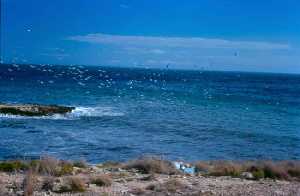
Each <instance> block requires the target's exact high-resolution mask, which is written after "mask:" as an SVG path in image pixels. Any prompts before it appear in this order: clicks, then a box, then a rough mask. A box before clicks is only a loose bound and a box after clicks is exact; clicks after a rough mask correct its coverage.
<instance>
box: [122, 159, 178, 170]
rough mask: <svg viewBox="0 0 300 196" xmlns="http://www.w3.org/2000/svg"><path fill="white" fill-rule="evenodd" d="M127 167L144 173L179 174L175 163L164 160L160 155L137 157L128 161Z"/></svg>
mask: <svg viewBox="0 0 300 196" xmlns="http://www.w3.org/2000/svg"><path fill="white" fill-rule="evenodd" d="M124 168H125V169H136V170H138V171H139V172H141V173H144V174H152V173H158V174H167V175H173V174H178V173H179V170H177V169H176V168H175V166H174V164H173V163H171V162H170V161H167V160H163V159H161V158H158V157H153V156H152V157H142V158H140V159H136V160H133V161H130V162H128V163H127V164H126V165H125V166H124Z"/></svg>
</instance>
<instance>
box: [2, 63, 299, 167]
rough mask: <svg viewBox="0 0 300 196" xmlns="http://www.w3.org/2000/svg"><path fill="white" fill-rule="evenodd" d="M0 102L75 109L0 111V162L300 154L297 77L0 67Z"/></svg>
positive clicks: (249, 157)
mask: <svg viewBox="0 0 300 196" xmlns="http://www.w3.org/2000/svg"><path fill="white" fill-rule="evenodd" d="M0 103H6V104H24V103H37V104H56V105H64V106H74V107H76V108H75V109H74V110H73V112H71V113H69V114H65V115H53V116H43V117H24V116H14V115H4V114H0V160H8V159H16V158H24V159H34V158H38V157H40V156H54V157H57V158H61V159H67V160H82V159H84V160H86V161H88V162H91V163H98V162H103V161H126V160H129V159H134V158H137V157H140V156H147V155H155V156H161V157H164V158H166V159H170V160H184V161H196V160H216V159H218V160H258V159H268V160H286V159H293V160H300V75H296V74H273V73H272V74H271V73H245V72H244V73H243V72H217V71H203V70H198V71H196V70H193V71H188V70H171V69H143V68H117V67H102V66H55V65H17V64H2V65H0Z"/></svg>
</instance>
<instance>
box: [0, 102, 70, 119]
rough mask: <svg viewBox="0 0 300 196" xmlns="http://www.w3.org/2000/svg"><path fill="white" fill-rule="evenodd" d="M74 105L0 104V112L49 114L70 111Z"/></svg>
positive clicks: (24, 114) (25, 114) (34, 114)
mask: <svg viewBox="0 0 300 196" xmlns="http://www.w3.org/2000/svg"><path fill="white" fill-rule="evenodd" d="M74 109H75V107H66V106H58V105H39V104H20V105H10V104H0V113H2V114H10V115H21V116H50V115H54V114H66V113H69V112H72V110H74Z"/></svg>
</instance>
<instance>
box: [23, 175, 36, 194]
mask: <svg viewBox="0 0 300 196" xmlns="http://www.w3.org/2000/svg"><path fill="white" fill-rule="evenodd" d="M36 182H37V178H36V175H35V174H34V172H33V171H32V170H28V171H27V174H26V176H25V178H24V182H23V186H24V196H32V195H33V193H34V189H35V184H36Z"/></svg>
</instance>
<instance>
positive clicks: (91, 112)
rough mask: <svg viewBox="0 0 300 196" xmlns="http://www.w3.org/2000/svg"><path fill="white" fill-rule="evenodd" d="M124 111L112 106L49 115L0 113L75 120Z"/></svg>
mask: <svg viewBox="0 0 300 196" xmlns="http://www.w3.org/2000/svg"><path fill="white" fill-rule="evenodd" d="M123 115H124V113H123V112H120V111H117V110H116V109H115V108H113V107H75V109H74V110H73V111H72V112H71V113H68V114H64V115H63V114H54V115H51V116H30V117H29V116H19V115H10V114H0V119H1V118H2V119H3V118H14V119H50V120H77V119H79V118H81V117H103V116H112V117H115V116H123Z"/></svg>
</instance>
